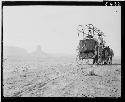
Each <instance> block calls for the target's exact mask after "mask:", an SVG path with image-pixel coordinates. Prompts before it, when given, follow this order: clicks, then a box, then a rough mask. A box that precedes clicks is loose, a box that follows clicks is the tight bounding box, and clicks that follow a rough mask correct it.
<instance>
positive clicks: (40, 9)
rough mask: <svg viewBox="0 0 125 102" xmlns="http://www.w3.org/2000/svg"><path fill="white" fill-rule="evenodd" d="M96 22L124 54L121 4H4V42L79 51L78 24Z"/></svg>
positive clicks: (29, 48)
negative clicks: (77, 49)
mask: <svg viewBox="0 0 125 102" xmlns="http://www.w3.org/2000/svg"><path fill="white" fill-rule="evenodd" d="M79 24H82V25H85V24H93V25H94V26H96V27H97V28H99V29H100V30H101V31H103V32H104V33H105V35H106V37H105V40H106V42H107V43H106V45H109V46H110V47H111V48H112V49H113V50H114V53H115V55H116V56H120V55H121V7H120V6H117V7H115V6H113V7H111V6H110V7H109V6H108V7H107V6H103V7H101V6H10V7H9V6H7V7H4V8H3V27H4V31H3V38H4V45H9V46H17V47H22V48H25V49H26V50H27V51H28V52H32V51H34V50H35V49H36V46H37V45H41V47H42V50H43V51H44V52H47V53H67V54H74V53H76V47H77V45H78V35H77V30H76V28H77V26H78V25H79Z"/></svg>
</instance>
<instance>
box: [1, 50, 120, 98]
mask: <svg viewBox="0 0 125 102" xmlns="http://www.w3.org/2000/svg"><path fill="white" fill-rule="evenodd" d="M7 51H8V52H10V50H7ZM22 52H23V51H21V53H22ZM3 53H4V59H3V95H4V97H121V65H120V64H121V63H120V60H118V59H117V60H115V59H114V60H113V61H114V62H113V63H114V64H113V65H77V63H76V61H75V56H64V55H63V56H61V55H58V56H56V55H48V56H47V55H46V54H43V52H42V51H41V50H40V49H39V48H38V49H37V50H36V51H35V52H34V53H32V54H30V55H27V54H26V55H25V54H24V53H23V54H24V55H25V56H22V55H21V54H16V55H18V56H14V55H12V56H10V55H8V56H7V57H6V55H7V53H6V51H5V50H4V52H3ZM11 54H12V53H11ZM19 55H21V56H19Z"/></svg>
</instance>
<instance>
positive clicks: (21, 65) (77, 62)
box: [2, 5, 121, 98]
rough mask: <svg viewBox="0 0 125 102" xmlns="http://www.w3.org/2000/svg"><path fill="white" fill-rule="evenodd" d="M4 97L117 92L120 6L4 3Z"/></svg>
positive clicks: (119, 83)
mask: <svg viewBox="0 0 125 102" xmlns="http://www.w3.org/2000/svg"><path fill="white" fill-rule="evenodd" d="M2 12H3V15H2V17H3V32H2V33H3V41H2V44H3V45H2V46H3V51H2V53H3V68H2V73H3V83H2V84H3V97H83V98H84V97H87V98H95V97H110V98H112V97H116V98H119V97H121V6H89V5H88V6H84V5H83V6H82V5H80V6H78V5H21V6H18V5H14V6H12V5H11V6H3V11H2Z"/></svg>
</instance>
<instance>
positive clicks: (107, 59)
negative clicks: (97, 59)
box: [102, 46, 114, 64]
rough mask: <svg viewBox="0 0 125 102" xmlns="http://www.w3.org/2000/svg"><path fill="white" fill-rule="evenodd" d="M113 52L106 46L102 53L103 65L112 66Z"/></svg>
mask: <svg viewBox="0 0 125 102" xmlns="http://www.w3.org/2000/svg"><path fill="white" fill-rule="evenodd" d="M113 56H114V52H113V50H112V49H111V48H109V46H106V47H105V48H104V49H103V51H102V61H103V63H104V64H112V57H113Z"/></svg>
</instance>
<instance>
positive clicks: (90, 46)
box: [79, 39, 98, 53]
mask: <svg viewBox="0 0 125 102" xmlns="http://www.w3.org/2000/svg"><path fill="white" fill-rule="evenodd" d="M97 44H98V42H97V41H96V40H94V39H85V40H80V42H79V46H80V48H79V51H80V52H84V53H86V52H92V51H94V49H95V46H96V45H97Z"/></svg>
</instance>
